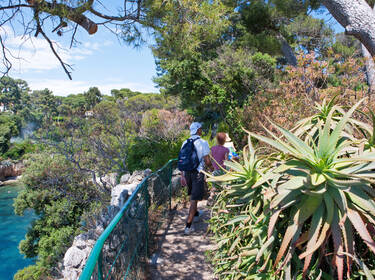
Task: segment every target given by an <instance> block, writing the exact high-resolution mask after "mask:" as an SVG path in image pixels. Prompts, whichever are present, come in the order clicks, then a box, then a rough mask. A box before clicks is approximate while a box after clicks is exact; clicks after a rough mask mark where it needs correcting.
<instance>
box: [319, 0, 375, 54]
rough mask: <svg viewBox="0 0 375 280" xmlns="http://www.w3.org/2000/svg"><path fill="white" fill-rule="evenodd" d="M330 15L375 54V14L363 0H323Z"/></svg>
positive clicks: (347, 32)
mask: <svg viewBox="0 0 375 280" xmlns="http://www.w3.org/2000/svg"><path fill="white" fill-rule="evenodd" d="M322 3H323V5H324V6H326V8H327V9H328V11H329V12H330V13H331V14H332V16H333V17H334V18H335V19H336V20H337V21H338V22H339V23H340V24H341V25H342V26H343V27H344V28H345V33H346V34H348V35H353V36H355V37H356V38H357V39H358V40H359V41H360V42H361V43H362V44H363V45H365V47H366V48H367V50H368V51H369V52H370V54H371V56H374V55H375V16H374V13H373V11H372V9H371V7H370V6H369V5H368V4H367V3H366V1H365V0H323V1H322Z"/></svg>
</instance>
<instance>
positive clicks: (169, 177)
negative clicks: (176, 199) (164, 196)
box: [168, 161, 173, 212]
mask: <svg viewBox="0 0 375 280" xmlns="http://www.w3.org/2000/svg"><path fill="white" fill-rule="evenodd" d="M172 170H173V169H172V162H171V161H170V162H169V169H168V187H169V212H170V211H172Z"/></svg>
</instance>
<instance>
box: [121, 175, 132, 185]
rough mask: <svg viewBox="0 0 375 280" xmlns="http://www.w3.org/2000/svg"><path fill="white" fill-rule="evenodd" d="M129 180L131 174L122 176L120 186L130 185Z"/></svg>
mask: <svg viewBox="0 0 375 280" xmlns="http://www.w3.org/2000/svg"><path fill="white" fill-rule="evenodd" d="M129 179H130V174H129V173H126V174H124V175H122V176H121V179H120V184H126V183H128V182H129Z"/></svg>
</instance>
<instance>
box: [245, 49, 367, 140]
mask: <svg viewBox="0 0 375 280" xmlns="http://www.w3.org/2000/svg"><path fill="white" fill-rule="evenodd" d="M327 55H328V56H327V58H326V59H319V58H318V57H317V56H316V54H315V53H310V54H300V55H299V56H298V65H297V67H288V68H287V69H286V71H285V73H283V76H282V79H281V80H280V83H279V86H278V87H277V88H275V89H268V90H264V91H262V92H258V94H256V95H254V96H253V97H252V98H251V101H250V102H249V104H248V105H247V106H246V107H245V109H244V112H243V115H242V123H243V124H244V127H245V128H246V129H247V130H250V131H256V132H259V133H263V127H262V126H263V125H265V126H266V127H267V128H268V129H270V130H272V131H273V132H274V133H276V134H278V133H279V132H278V131H277V130H275V129H274V128H273V127H272V126H271V125H270V124H269V122H267V118H269V119H272V120H273V121H274V122H276V123H281V124H283V126H284V127H286V128H288V129H291V128H293V127H294V125H295V124H296V122H297V121H299V120H300V119H302V118H304V117H305V116H306V115H310V116H311V115H313V113H314V112H315V104H316V102H318V103H319V102H320V101H322V100H324V99H331V98H333V97H335V96H336V102H337V103H338V104H339V105H343V106H353V105H354V103H355V102H356V101H358V100H359V99H360V98H361V97H364V96H365V95H366V92H367V91H366V85H365V76H364V73H363V70H362V65H363V63H362V60H361V59H360V58H357V57H355V56H354V57H353V56H352V57H349V58H346V59H343V60H340V58H342V57H341V55H339V54H336V53H334V52H333V51H332V50H329V51H327ZM371 103H372V100H367V101H365V102H364V103H363V104H362V105H361V106H360V109H361V110H363V111H364V112H368V107H372V105H371ZM367 105H369V106H367ZM355 116H356V117H357V118H359V120H363V116H361V115H359V114H357V113H355Z"/></svg>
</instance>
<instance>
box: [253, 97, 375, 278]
mask: <svg viewBox="0 0 375 280" xmlns="http://www.w3.org/2000/svg"><path fill="white" fill-rule="evenodd" d="M362 101H363V100H361V101H360V102H358V103H357V104H356V105H355V106H353V107H352V108H351V109H350V110H349V111H348V112H344V114H343V116H342V117H341V119H340V120H336V119H335V118H336V116H335V110H333V109H331V110H330V111H329V114H328V115H327V118H326V120H325V122H324V123H323V124H321V125H318V131H317V135H316V137H315V138H312V137H310V140H309V141H305V140H306V139H302V138H300V137H297V136H296V135H295V134H293V133H292V132H290V131H288V130H286V129H284V128H282V127H281V126H279V125H276V124H274V123H272V125H273V126H274V127H275V128H276V129H277V130H279V131H280V132H281V134H282V136H283V138H279V137H277V136H276V135H275V134H273V133H272V132H271V131H269V130H267V132H268V133H269V134H270V135H271V137H272V138H269V137H264V136H261V135H257V134H254V133H251V132H249V135H251V136H252V137H254V138H256V139H258V140H259V141H263V142H265V143H267V144H268V145H270V146H272V147H273V148H275V149H276V150H278V151H280V152H281V153H283V154H284V155H286V159H285V160H284V161H283V162H282V163H281V164H280V165H279V166H278V167H277V168H275V169H273V170H270V171H268V172H267V173H266V174H264V176H263V177H262V179H260V180H258V181H257V182H256V183H255V184H254V185H253V188H257V187H258V186H260V185H262V184H264V182H275V181H276V183H274V184H275V188H274V189H273V188H270V190H272V191H273V192H274V193H273V194H271V195H270V197H271V202H270V209H271V212H272V215H271V217H270V222H269V225H268V234H267V235H268V238H269V239H271V238H272V236H274V235H275V232H274V231H276V225H277V223H278V221H279V219H280V217H284V218H283V220H284V221H285V220H287V221H289V223H288V225H287V227H286V230H285V232H278V234H279V235H281V236H282V237H283V238H282V243H281V245H280V248H279V250H278V253H277V256H276V259H275V263H274V267H275V268H277V269H278V271H280V270H281V269H285V268H287V269H289V270H290V264H291V259H292V257H293V256H294V254H295V253H297V254H298V257H299V259H300V260H303V261H304V265H303V276H305V275H306V273H307V272H308V269H309V267H310V264H311V262H312V258H313V255H316V256H317V257H318V258H317V260H320V259H321V257H322V256H323V254H327V251H328V253H332V254H331V256H332V261H333V263H334V265H335V267H336V269H337V277H338V279H340V280H341V279H343V277H344V268H345V267H346V272H347V276H348V277H350V272H351V264H352V260H353V258H355V259H358V256H359V255H358V252H356V251H355V247H354V234H355V232H357V233H358V235H359V236H360V237H361V240H362V241H363V242H364V244H366V245H367V247H368V248H369V249H370V250H371V251H372V252H374V253H375V242H374V240H373V239H372V237H371V235H373V234H374V233H375V202H374V197H375V191H374V190H373V188H372V186H371V184H372V183H374V178H375V174H374V173H373V172H372V170H373V169H375V153H372V152H369V151H367V152H363V151H360V150H359V149H352V148H357V147H356V145H358V143H356V142H355V141H353V140H352V139H350V138H348V137H346V133H344V129H345V127H346V126H347V124H348V122H349V121H350V118H351V116H352V114H353V112H354V111H355V110H356V108H357V107H358V106H359V104H360V103H361V102H362ZM335 121H336V122H337V123H336V124H335V125H334V126H332V123H333V122H335ZM358 151H359V152H358ZM353 228H354V230H353ZM370 233H371V234H370ZM356 245H357V244H356ZM331 246H332V247H333V248H334V250H333V252H329V250H330V249H329V248H331ZM328 255H329V254H328ZM365 273H367V276H368V277H370V276H371V275H370V274H369V270H366V269H365Z"/></svg>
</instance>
